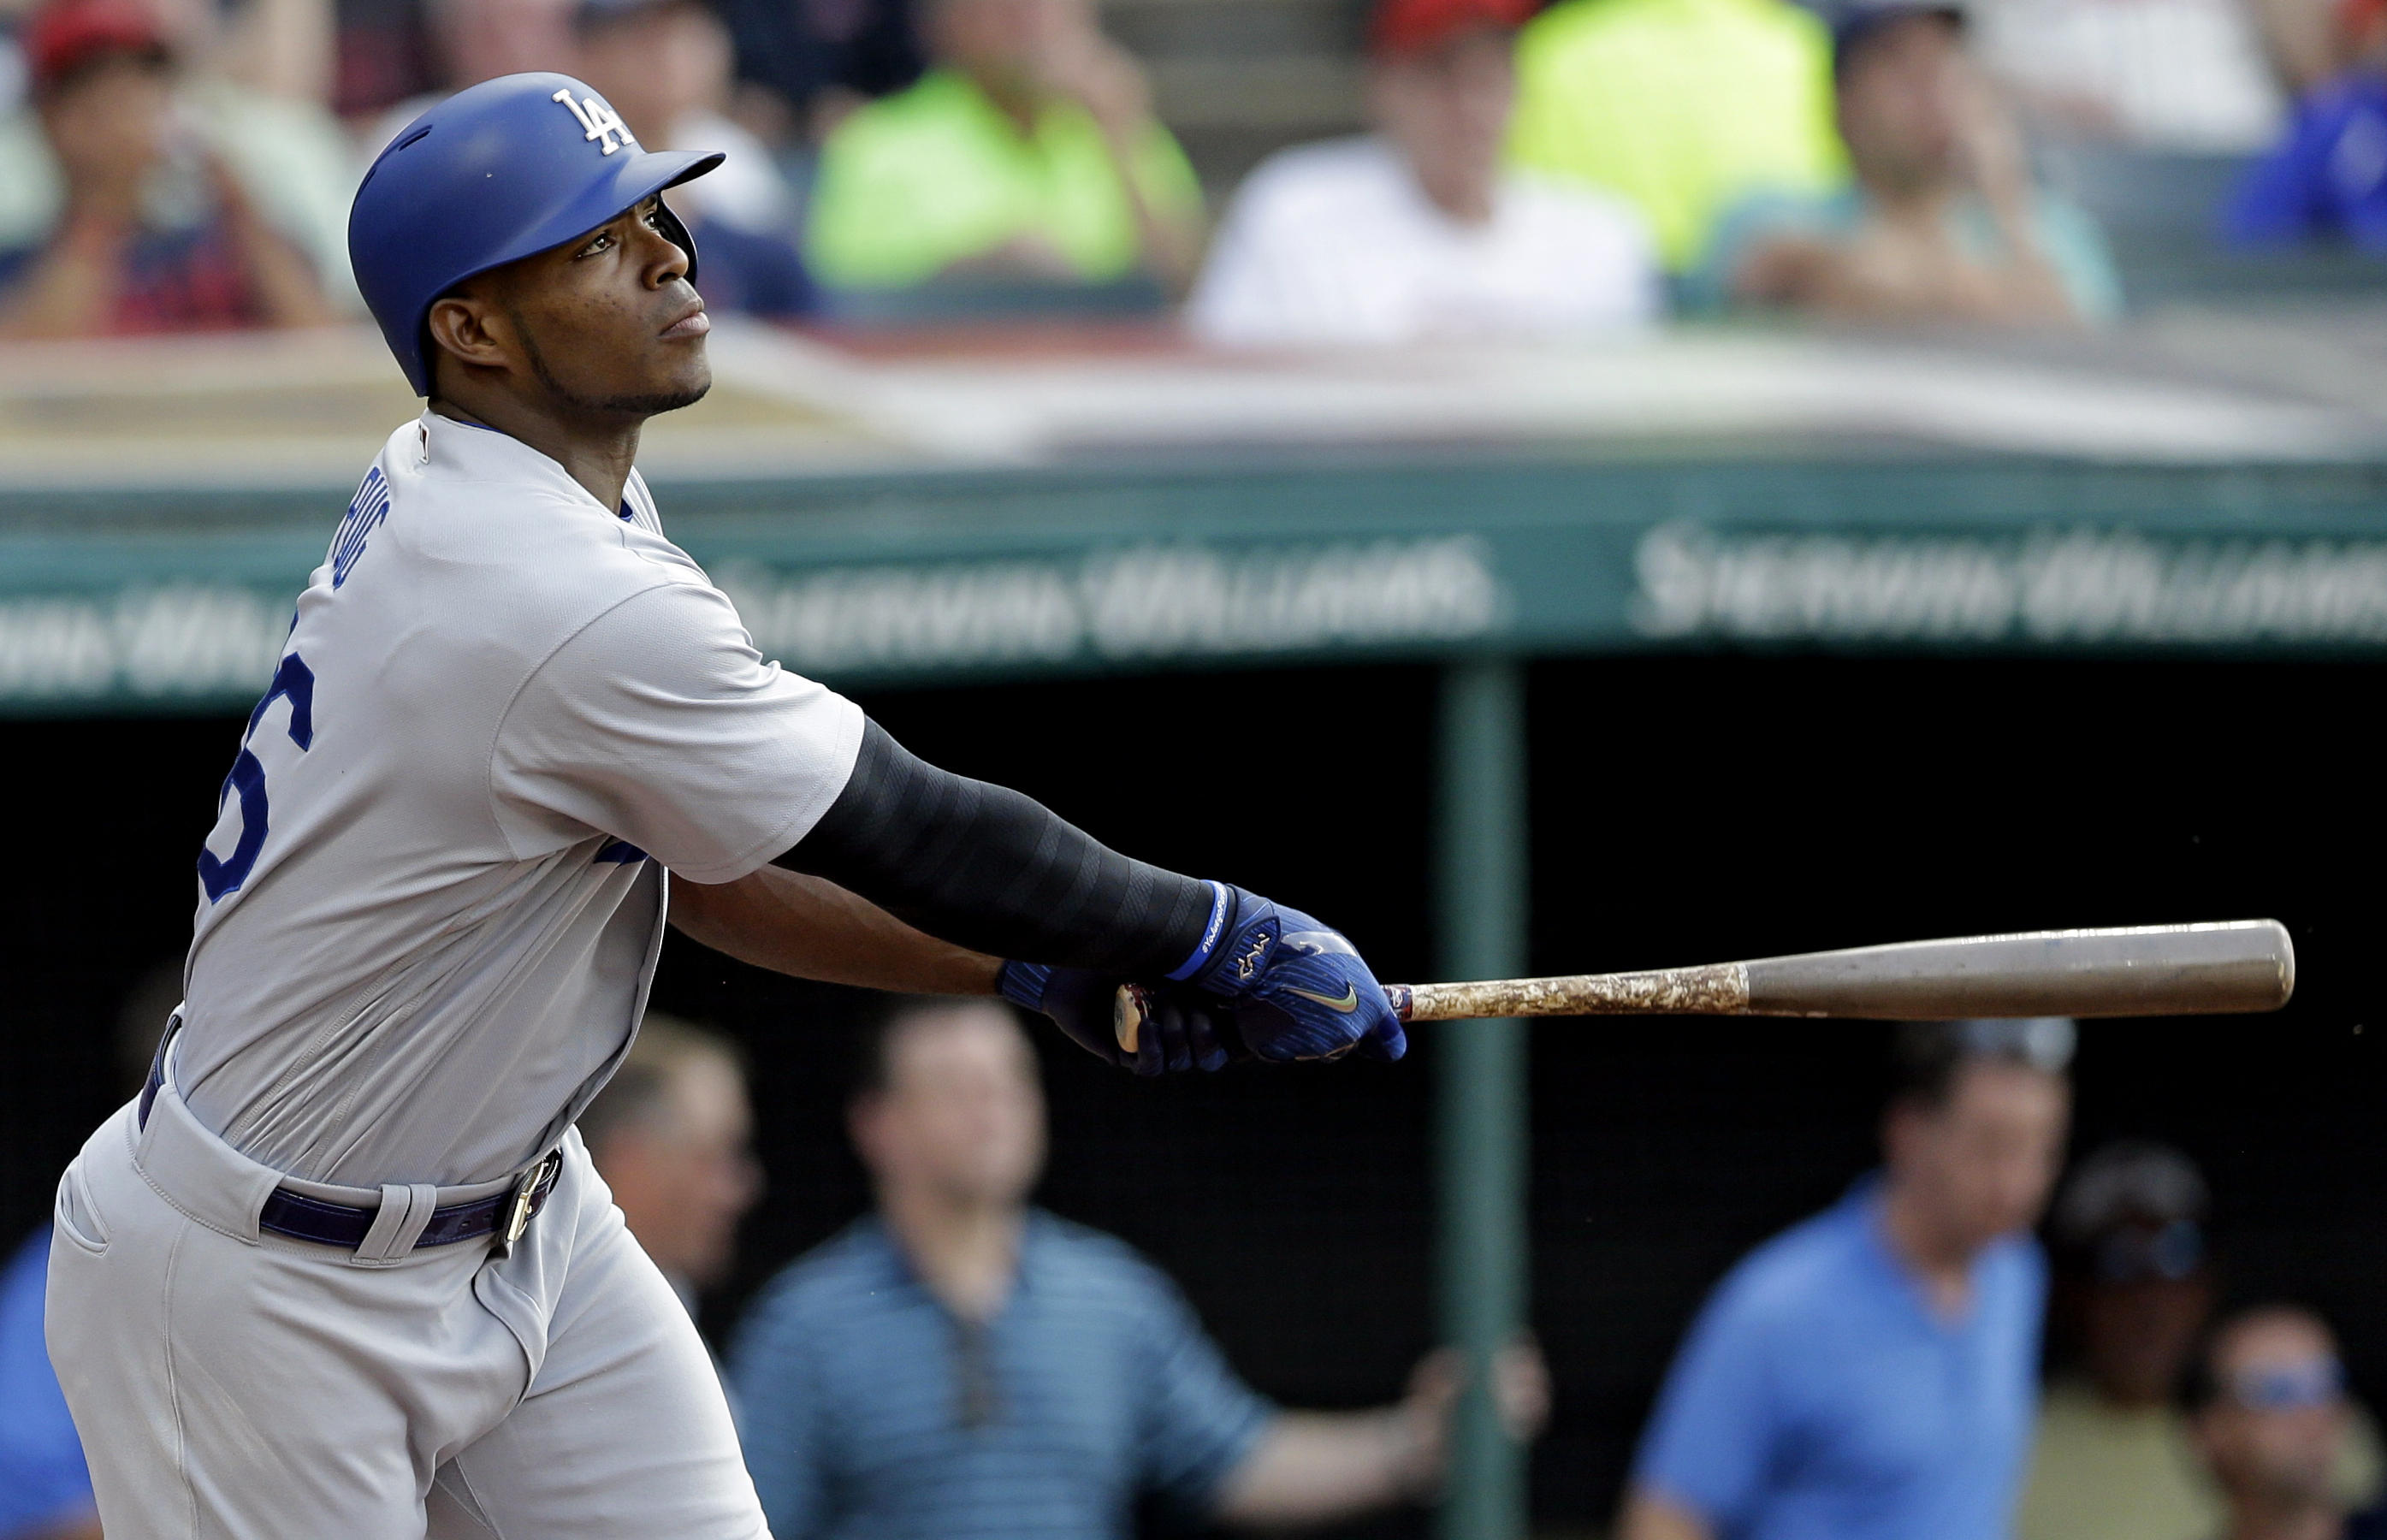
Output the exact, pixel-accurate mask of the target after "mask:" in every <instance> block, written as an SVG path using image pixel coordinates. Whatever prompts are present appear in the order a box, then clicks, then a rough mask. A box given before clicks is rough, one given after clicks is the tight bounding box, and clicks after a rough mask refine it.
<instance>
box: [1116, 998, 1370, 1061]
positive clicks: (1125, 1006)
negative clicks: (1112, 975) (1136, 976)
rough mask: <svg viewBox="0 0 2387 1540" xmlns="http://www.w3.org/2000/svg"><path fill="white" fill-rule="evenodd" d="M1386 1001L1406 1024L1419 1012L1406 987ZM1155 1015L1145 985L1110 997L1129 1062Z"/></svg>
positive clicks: (1120, 1048) (1118, 1038) (1120, 1046)
mask: <svg viewBox="0 0 2387 1540" xmlns="http://www.w3.org/2000/svg"><path fill="white" fill-rule="evenodd" d="M1384 998H1385V999H1387V1000H1389V1001H1391V1002H1392V1003H1393V1015H1395V1016H1398V1017H1399V1018H1400V1019H1401V1020H1403V1021H1408V1020H1409V1019H1410V1013H1411V1012H1413V1011H1414V1010H1416V1009H1417V992H1416V991H1414V990H1412V989H1410V988H1409V987H1408V985H1407V984H1387V985H1385V986H1384ZM1151 1013H1152V996H1151V995H1150V993H1148V992H1147V991H1145V989H1144V987H1143V985H1142V984H1121V985H1120V986H1119V987H1118V993H1117V994H1114V995H1113V996H1111V1041H1114V1042H1116V1043H1118V1051H1119V1052H1120V1053H1122V1054H1126V1055H1127V1056H1128V1057H1129V1058H1133V1057H1135V1051H1136V1049H1137V1047H1138V1046H1140V1045H1141V1044H1142V1043H1143V1022H1144V1017H1145V1016H1149V1015H1150V1014H1151Z"/></svg>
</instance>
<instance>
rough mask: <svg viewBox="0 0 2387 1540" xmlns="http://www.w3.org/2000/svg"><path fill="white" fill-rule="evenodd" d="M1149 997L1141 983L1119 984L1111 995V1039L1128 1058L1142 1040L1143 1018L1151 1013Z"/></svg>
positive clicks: (1133, 1055)
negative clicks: (1116, 990) (1115, 992)
mask: <svg viewBox="0 0 2387 1540" xmlns="http://www.w3.org/2000/svg"><path fill="white" fill-rule="evenodd" d="M1151 1009H1152V1001H1151V997H1150V996H1149V995H1147V994H1145V993H1144V991H1143V985H1141V984H1121V985H1120V986H1119V987H1118V993H1117V994H1115V995H1113V996H1112V997H1111V1039H1112V1041H1115V1042H1117V1043H1118V1051H1119V1052H1120V1053H1122V1054H1126V1055H1127V1056H1128V1057H1129V1058H1133V1057H1135V1051H1136V1049H1137V1048H1138V1047H1139V1046H1141V1045H1142V1043H1143V1018H1144V1017H1145V1016H1147V1015H1149V1014H1150V1013H1151Z"/></svg>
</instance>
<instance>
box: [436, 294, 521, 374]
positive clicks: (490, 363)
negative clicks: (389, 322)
mask: <svg viewBox="0 0 2387 1540" xmlns="http://www.w3.org/2000/svg"><path fill="white" fill-rule="evenodd" d="M423 326H424V329H425V330H427V331H428V332H429V333H430V334H431V345H432V346H433V347H436V348H437V349H439V351H441V352H443V353H446V354H447V355H448V357H450V358H452V359H454V360H456V361H457V362H459V363H464V364H471V365H474V366H475V367H477V368H482V369H503V368H505V367H506V366H507V365H509V364H511V363H512V362H513V361H514V357H513V347H512V343H513V335H512V327H511V326H510V325H509V323H508V320H507V317H506V315H505V313H504V312H503V310H501V309H499V307H498V306H496V305H494V304H492V303H490V302H489V301H488V300H487V299H486V298H483V297H480V296H477V295H474V294H472V293H470V292H464V293H458V294H451V295H447V296H445V297H441V298H438V299H435V300H433V301H432V303H431V314H430V315H429V316H428V317H427V318H426V319H425V320H424V322H423Z"/></svg>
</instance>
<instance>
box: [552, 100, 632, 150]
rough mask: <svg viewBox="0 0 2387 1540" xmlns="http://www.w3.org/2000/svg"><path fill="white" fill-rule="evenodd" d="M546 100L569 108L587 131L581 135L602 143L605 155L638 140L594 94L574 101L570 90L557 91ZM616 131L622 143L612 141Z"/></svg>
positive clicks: (611, 109)
mask: <svg viewBox="0 0 2387 1540" xmlns="http://www.w3.org/2000/svg"><path fill="white" fill-rule="evenodd" d="M548 100H549V101H554V102H562V104H563V105H564V106H565V107H569V108H571V109H572V115H573V116H574V117H575V118H577V119H579V120H580V126H581V127H582V128H584V129H587V131H588V132H587V133H585V134H583V135H582V136H581V137H583V138H585V139H589V140H593V141H595V142H596V143H598V144H600V145H603V146H604V147H605V153H606V154H607V155H611V154H613V152H614V151H615V150H618V149H620V148H621V147H622V145H637V144H638V140H637V138H636V137H634V136H633V135H632V134H631V133H630V131H629V129H628V128H627V127H626V126H625V125H624V124H623V122H622V120H621V119H619V118H616V117H615V116H613V108H612V107H607V106H606V105H605V104H604V103H603V102H600V101H599V100H598V99H597V98H596V97H594V96H584V97H582V98H581V99H580V100H578V101H575V100H573V99H572V93H571V92H569V91H559V92H557V93H556V94H555V95H552V96H550V97H549V98H548ZM617 133H618V134H620V135H621V136H622V145H617V144H615V143H613V136H614V135H615V134H617Z"/></svg>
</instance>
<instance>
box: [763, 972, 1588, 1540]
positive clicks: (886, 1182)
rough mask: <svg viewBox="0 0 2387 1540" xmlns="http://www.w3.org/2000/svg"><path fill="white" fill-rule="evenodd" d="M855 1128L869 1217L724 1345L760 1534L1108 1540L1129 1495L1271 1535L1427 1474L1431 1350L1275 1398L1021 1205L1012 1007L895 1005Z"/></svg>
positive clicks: (1409, 1488) (1169, 1296)
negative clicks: (1408, 1363) (1317, 1399)
mask: <svg viewBox="0 0 2387 1540" xmlns="http://www.w3.org/2000/svg"><path fill="white" fill-rule="evenodd" d="M852 1132H853V1137H854V1142H855V1144H856V1146H857V1147H858V1148H859V1150H860V1151H861V1153H862V1156H863V1160H864V1163H865V1165H866V1166H867V1167H868V1168H869V1169H870V1172H871V1175H872V1178H873V1180H874V1183H875V1185H876V1188H877V1192H878V1214H876V1215H874V1216H872V1217H870V1218H865V1219H863V1220H861V1221H860V1222H858V1223H857V1224H855V1225H854V1226H853V1227H852V1228H851V1229H849V1230H848V1231H845V1232H844V1233H843V1234H842V1235H840V1236H839V1237H837V1238H836V1239H834V1240H832V1241H830V1242H829V1243H827V1244H826V1245H824V1246H822V1247H821V1248H819V1249H818V1250H816V1251H815V1252H813V1253H811V1254H810V1255H808V1256H803V1257H801V1258H799V1259H798V1260H797V1261H796V1263H795V1264H794V1265H793V1266H791V1267H789V1269H787V1270H786V1271H785V1272H783V1273H782V1274H780V1275H779V1277H778V1278H777V1280H776V1281H773V1282H772V1283H771V1285H770V1286H769V1287H768V1288H767V1290H766V1291H765V1292H764V1294H763V1296H762V1298H761V1299H760V1301H759V1302H758V1303H757V1304H756V1305H755V1306H754V1308H753V1311H752V1313H751V1315H750V1316H749V1317H748V1319H746V1321H745V1322H744V1324H743V1326H742V1327H741V1329H740V1331H739V1333H738V1337H737V1340H736V1342H735V1344H733V1346H732V1348H731V1353H730V1374H731V1379H732V1382H733V1383H734V1385H735V1388H736V1390H737V1392H738V1395H739V1402H740V1405H741V1406H742V1407H743V1408H744V1421H743V1424H742V1427H743V1433H744V1441H745V1445H746V1460H747V1464H748V1465H749V1467H750V1468H751V1470H752V1471H753V1474H754V1484H755V1487H756V1489H757V1491H758V1492H759V1493H760V1494H761V1496H762V1499H763V1507H764V1512H765V1513H766V1514H767V1515H768V1516H769V1519H770V1521H771V1532H772V1534H774V1535H775V1536H777V1540H815V1537H823V1536H840V1537H855V1540H860V1537H865V1536H867V1537H869V1540H979V1537H992V1536H1016V1537H1017V1540H1124V1537H1126V1536H1128V1535H1130V1534H1132V1532H1133V1511H1134V1508H1135V1505H1136V1503H1137V1501H1138V1500H1139V1498H1141V1497H1142V1496H1144V1495H1145V1494H1154V1495H1156V1496H1159V1497H1161V1498H1162V1499H1163V1500H1164V1501H1166V1502H1168V1504H1170V1505H1171V1506H1172V1507H1174V1508H1177V1509H1179V1510H1180V1511H1181V1513H1183V1514H1184V1515H1186V1516H1188V1517H1190V1518H1193V1519H1196V1520H1205V1521H1220V1522H1225V1523H1231V1524H1244V1525H1266V1526H1270V1527H1284V1526H1290V1525H1298V1524H1310V1523H1325V1522H1331V1521H1335V1520H1338V1519H1343V1518H1347V1517H1350V1516H1352V1515H1355V1514H1358V1513H1360V1512H1364V1511H1366V1510H1368V1509H1370V1508H1380V1507H1384V1506H1387V1505H1390V1504H1393V1503H1396V1502H1399V1501H1402V1500H1404V1499H1410V1498H1416V1497H1420V1496H1425V1495H1426V1494H1429V1493H1431V1492H1432V1491H1433V1489H1434V1487H1435V1486H1436V1485H1437V1483H1438V1482H1439V1480H1440V1477H1441V1473H1442V1466H1443V1455H1444V1442H1445V1438H1446V1423H1447V1418H1448V1413H1449V1405H1450V1401H1451V1399H1452V1396H1453V1394H1454V1391H1455V1389H1456V1382H1455V1377H1454V1376H1453V1374H1452V1372H1451V1370H1450V1369H1449V1367H1448V1363H1447V1360H1446V1359H1444V1358H1442V1357H1439V1356H1437V1357H1432V1358H1429V1359H1428V1360H1427V1361H1426V1363H1425V1364H1424V1365H1421V1369H1420V1372H1419V1373H1418V1375H1417V1376H1416V1377H1415V1378H1414V1379H1413V1381H1412V1384H1411V1389H1410V1393H1409V1395H1408V1397H1407V1398H1406V1399H1405V1400H1403V1401H1401V1402H1399V1403H1397V1404H1396V1405H1394V1406H1391V1407H1383V1408H1382V1409H1379V1410H1373V1411H1363V1412H1347V1413H1334V1414H1328V1413H1313V1412H1288V1411H1281V1410H1279V1409H1278V1408H1277V1407H1273V1406H1271V1405H1270V1404H1269V1402H1267V1401H1266V1400H1263V1399H1262V1398H1261V1397H1260V1396H1258V1395H1256V1394H1254V1393H1253V1392H1252V1390H1251V1389H1250V1388H1249V1387H1247V1386H1246V1385H1244V1382H1242V1381H1241V1380H1239V1379H1237V1378H1236V1376H1235V1373H1234V1371H1233V1370H1231V1369H1230V1368H1229V1367H1228V1366H1227V1363H1226V1361H1225V1360H1224V1358H1222V1357H1220V1355H1219V1350H1218V1349H1217V1347H1216V1346H1214V1345H1213V1344H1211V1342H1210V1341H1209V1339H1208V1338H1207V1337H1206V1336H1205V1335H1204V1334H1203V1332H1202V1328H1201V1324H1200V1322H1198V1321H1197V1320H1196V1319H1194V1316H1193V1310H1192V1309H1191V1308H1190V1307H1189V1306H1187V1304H1186V1302H1185V1300H1184V1298H1183V1296H1182V1295H1181V1294H1179V1293H1178V1291H1177V1289H1176V1287H1175V1285H1173V1284H1172V1283H1171V1282H1170V1281H1168V1278H1167V1277H1165V1276H1164V1275H1163V1274H1162V1273H1161V1272H1160V1271H1159V1269H1156V1268H1155V1267H1154V1266H1153V1265H1152V1264H1151V1263H1149V1262H1147V1261H1145V1260H1144V1259H1143V1257H1141V1256H1137V1255H1136V1254H1135V1253H1134V1252H1133V1251H1132V1250H1130V1248H1129V1247H1127V1246H1126V1245H1125V1244H1123V1243H1120V1242H1118V1241H1116V1240H1113V1239H1111V1238H1110V1237H1108V1236H1105V1235H1102V1234H1098V1233H1096V1232H1095V1231H1090V1230H1086V1229H1083V1228H1080V1226H1077V1225H1073V1224H1070V1223H1067V1221H1065V1220H1062V1219H1059V1218H1055V1217H1053V1216H1052V1215H1050V1214H1046V1213H1043V1212H1042V1211H1040V1210H1035V1209H1031V1208H1029V1207H1028V1206H1027V1205H1026V1198H1027V1194H1028V1192H1029V1189H1030V1188H1031V1187H1032V1186H1033V1185H1034V1183H1035V1180H1036V1178H1037V1176H1038V1173H1039V1171H1040V1170H1041V1168H1042V1163H1043V1154H1044V1112H1043V1102H1042V1094H1041V1092H1040V1091H1039V1088H1038V1084H1037V1079H1036V1071H1035V1063H1034V1058H1033V1055H1032V1054H1030V1052H1029V1047H1028V1043H1027V1041H1026V1040H1025V1038H1024V1037H1023V1036H1022V1035H1021V1033H1020V1031H1019V1028H1018V1025H1017V1022H1016V1021H1015V1020H1014V1019H1013V1018H1012V1016H1011V1015H1010V1013H1009V1011H1008V1010H1007V1009H1006V1008H1005V1007H1004V1006H1002V1005H1000V1004H995V1003H992V1002H985V1001H932V1002H923V1003H917V1004H912V1005H910V1006H908V1007H907V1008H906V1009H904V1010H903V1012H901V1013H900V1014H898V1015H897V1016H894V1017H893V1018H892V1019H891V1020H890V1022H889V1023H888V1025H887V1026H886V1028H885V1029H883V1030H882V1032H881V1033H880V1034H879V1035H878V1037H877V1038H876V1039H875V1041H873V1042H872V1044H871V1045H870V1046H869V1048H868V1050H867V1051H866V1053H865V1067H864V1076H863V1084H862V1086H861V1087H860V1089H859V1093H858V1094H857V1096H856V1098H855V1100H854V1103H853V1107H852ZM1500 1370H1501V1371H1500V1373H1499V1374H1498V1375H1497V1381H1498V1383H1497V1385H1496V1390H1497V1391H1498V1392H1499V1393H1500V1395H1499V1396H1498V1399H1499V1400H1500V1401H1501V1402H1502V1404H1503V1409H1504V1411H1505V1412H1507V1413H1508V1414H1509V1420H1510V1423H1511V1427H1512V1430H1515V1431H1518V1432H1520V1433H1524V1432H1530V1431H1531V1430H1533V1429H1535V1428H1537V1427H1538V1425H1539V1422H1540V1419H1541V1413H1542V1409H1543V1406H1544V1403H1545V1398H1546V1396H1547V1390H1546V1388H1545V1386H1544V1382H1543V1378H1542V1374H1541V1368H1540V1364H1539V1360H1538V1359H1536V1358H1534V1357H1531V1356H1530V1355H1529V1354H1524V1353H1519V1354H1516V1355H1512V1356H1511V1357H1510V1358H1509V1359H1508V1360H1507V1361H1505V1362H1504V1363H1503V1364H1502V1365H1501V1366H1500Z"/></svg>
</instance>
